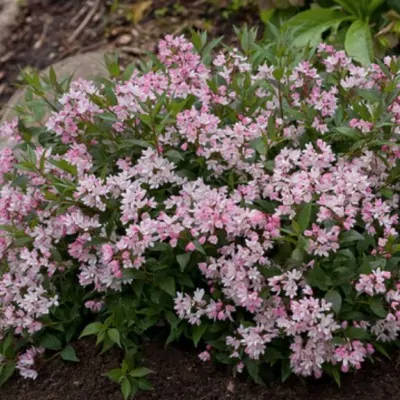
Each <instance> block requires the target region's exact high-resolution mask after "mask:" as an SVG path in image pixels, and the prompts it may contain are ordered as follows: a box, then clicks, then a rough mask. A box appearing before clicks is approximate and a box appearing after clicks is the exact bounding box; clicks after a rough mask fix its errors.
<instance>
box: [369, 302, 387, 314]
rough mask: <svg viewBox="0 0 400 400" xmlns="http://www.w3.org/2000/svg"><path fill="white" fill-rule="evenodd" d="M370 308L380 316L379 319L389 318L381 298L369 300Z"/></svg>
mask: <svg viewBox="0 0 400 400" xmlns="http://www.w3.org/2000/svg"><path fill="white" fill-rule="evenodd" d="M369 306H370V308H371V310H372V312H373V313H374V314H375V315H376V316H378V317H379V318H386V316H387V311H386V310H385V307H384V306H383V303H382V299H381V298H380V297H372V298H371V299H370V300H369Z"/></svg>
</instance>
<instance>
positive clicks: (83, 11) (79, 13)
mask: <svg viewBox="0 0 400 400" xmlns="http://www.w3.org/2000/svg"><path fill="white" fill-rule="evenodd" d="M87 8H88V5H87V3H86V4H85V5H84V6H83V7H82V8H81V10H80V11H79V12H78V13H77V14H76V15H75V16H74V18H72V19H71V21H70V24H71V25H74V24H75V22H78V20H79V19H80V17H82V15H83V14H85V12H86V10H87Z"/></svg>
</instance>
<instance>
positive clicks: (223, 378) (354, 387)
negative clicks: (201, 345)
mask: <svg viewBox="0 0 400 400" xmlns="http://www.w3.org/2000/svg"><path fill="white" fill-rule="evenodd" d="M75 348H76V352H77V355H78V357H79V358H80V359H81V362H80V363H66V362H63V361H62V360H61V359H60V358H59V357H57V358H53V359H51V360H50V361H48V362H46V363H44V364H42V365H41V366H40V367H39V368H40V369H39V377H38V378H37V380H36V381H31V380H23V379H22V378H19V377H15V378H13V379H12V380H11V381H9V382H8V383H7V384H6V385H5V386H4V388H2V389H1V392H0V398H1V400H28V399H30V400H78V399H82V400H122V396H121V394H120V392H119V388H118V387H117V385H116V384H114V383H113V382H111V381H109V380H108V379H107V378H105V377H104V376H102V374H104V373H105V372H106V371H108V370H110V369H112V368H116V367H117V366H118V364H119V355H118V352H116V351H110V352H109V353H106V354H104V355H99V353H98V349H96V348H95V346H94V345H93V344H92V343H91V342H89V341H83V342H80V343H77V344H76V345H75ZM143 364H144V365H145V366H147V367H148V368H150V369H152V370H153V371H154V374H152V375H150V381H151V383H152V384H153V386H154V390H153V391H150V392H139V393H138V394H137V397H135V399H137V400H266V399H271V400H356V399H357V400H380V399H385V400H398V399H399V393H400V379H399V372H400V371H399V370H398V369H397V366H396V365H395V363H391V362H388V361H387V360H386V361H383V360H380V361H377V362H376V363H375V364H374V365H372V364H371V365H369V366H365V368H364V369H363V370H362V372H358V373H356V374H348V375H347V376H345V377H343V382H342V387H341V388H340V389H339V388H338V387H337V386H336V385H335V384H334V383H332V382H331V381H328V380H323V379H322V380H318V381H315V380H310V381H301V380H299V379H297V378H294V379H292V380H291V381H289V382H287V383H285V384H282V385H275V386H271V387H260V386H255V385H253V384H251V383H248V382H245V381H243V380H239V379H234V378H233V377H232V375H231V373H230V372H229V371H228V370H227V369H225V368H224V367H223V366H222V367H221V366H214V365H212V364H208V363H207V364H204V363H202V362H201V361H200V360H199V359H198V358H197V356H196V354H195V353H190V352H188V351H184V350H181V349H178V348H174V347H170V348H164V347H162V346H161V345H158V344H155V343H150V344H147V345H146V346H145V349H144V357H143Z"/></svg>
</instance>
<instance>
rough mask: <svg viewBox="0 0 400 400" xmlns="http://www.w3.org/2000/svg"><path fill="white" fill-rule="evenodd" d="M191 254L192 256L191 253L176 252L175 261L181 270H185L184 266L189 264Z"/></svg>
mask: <svg viewBox="0 0 400 400" xmlns="http://www.w3.org/2000/svg"><path fill="white" fill-rule="evenodd" d="M191 256H192V253H184V254H178V255H177V256H176V261H178V264H179V266H180V267H181V271H182V272H183V271H184V270H185V268H186V266H187V265H188V264H189V261H190V257H191Z"/></svg>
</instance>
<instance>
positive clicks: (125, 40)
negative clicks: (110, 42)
mask: <svg viewBox="0 0 400 400" xmlns="http://www.w3.org/2000/svg"><path fill="white" fill-rule="evenodd" d="M130 42H132V36H131V35H128V34H125V35H121V36H120V37H119V38H118V39H117V45H119V46H126V45H127V44H129V43H130Z"/></svg>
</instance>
